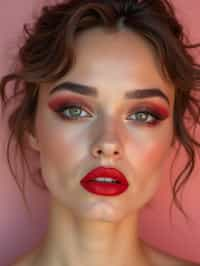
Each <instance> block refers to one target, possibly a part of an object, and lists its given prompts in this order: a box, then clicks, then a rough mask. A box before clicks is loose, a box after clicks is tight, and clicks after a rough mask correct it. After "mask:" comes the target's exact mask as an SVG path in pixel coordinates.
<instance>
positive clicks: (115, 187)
mask: <svg viewBox="0 0 200 266" xmlns="http://www.w3.org/2000/svg"><path fill="white" fill-rule="evenodd" d="M81 185H82V186H83V187H84V188H85V189H86V190H87V191H88V192H91V193H94V194H97V195H103V196H116V195H120V194H121V193H123V192H124V191H125V190H127V188H128V185H127V184H114V183H100V182H95V181H94V182H93V181H92V182H91V181H87V182H84V181H83V182H82V181H81Z"/></svg>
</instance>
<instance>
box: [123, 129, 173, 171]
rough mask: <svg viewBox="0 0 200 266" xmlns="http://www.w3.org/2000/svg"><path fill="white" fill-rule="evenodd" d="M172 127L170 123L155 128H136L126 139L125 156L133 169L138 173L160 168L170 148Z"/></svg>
mask: <svg viewBox="0 0 200 266" xmlns="http://www.w3.org/2000/svg"><path fill="white" fill-rule="evenodd" d="M172 132H173V131H172V127H171V126H170V124H168V125H165V127H164V126H163V127H160V128H157V129H144V130H141V129H138V130H134V131H133V133H132V134H129V137H128V139H127V152H128V154H127V158H129V160H130V163H131V165H132V166H133V169H134V168H135V169H136V171H138V172H140V173H145V172H148V173H149V174H150V172H152V171H156V169H158V170H159V169H160V167H161V166H162V164H163V162H164V161H165V159H166V157H167V154H168V153H169V151H170V150H171V140H172Z"/></svg>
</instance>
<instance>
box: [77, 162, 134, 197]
mask: <svg viewBox="0 0 200 266" xmlns="http://www.w3.org/2000/svg"><path fill="white" fill-rule="evenodd" d="M80 184H81V185H82V186H83V188H84V189H86V190H87V191H88V192H91V193H94V194H97V195H103V196H116V195H119V194H121V193H123V192H124V191H125V190H126V189H127V188H128V186H129V184H128V181H127V179H126V177H125V176H124V175H123V174H122V173H121V172H120V171H119V170H117V169H115V168H105V167H98V168H95V169H94V170H92V171H91V172H89V173H88V174H87V175H86V176H85V177H83V178H82V179H81V181H80Z"/></svg>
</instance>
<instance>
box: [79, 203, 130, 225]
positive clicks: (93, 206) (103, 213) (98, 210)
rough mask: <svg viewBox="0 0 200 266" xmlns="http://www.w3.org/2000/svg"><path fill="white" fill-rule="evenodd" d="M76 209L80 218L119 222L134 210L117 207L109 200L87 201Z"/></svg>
mask: <svg viewBox="0 0 200 266" xmlns="http://www.w3.org/2000/svg"><path fill="white" fill-rule="evenodd" d="M77 211H78V212H79V214H78V216H79V217H80V218H83V219H89V220H93V221H102V222H110V223H115V222H120V221H122V220H123V219H124V218H125V217H127V216H129V215H132V214H133V212H134V211H133V210H130V209H129V210H127V209H126V208H119V206H118V208H117V206H113V204H112V203H111V202H107V201H105V200H97V201H95V202H92V203H90V204H89V203H88V204H87V205H85V206H81V208H80V209H79V210H77Z"/></svg>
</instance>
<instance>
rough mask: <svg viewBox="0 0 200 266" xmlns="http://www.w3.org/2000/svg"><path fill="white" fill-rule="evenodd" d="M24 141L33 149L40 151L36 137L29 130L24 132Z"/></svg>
mask: <svg viewBox="0 0 200 266" xmlns="http://www.w3.org/2000/svg"><path fill="white" fill-rule="evenodd" d="M25 138H26V143H27V145H28V146H29V147H30V148H32V149H33V150H34V151H40V149H39V144H38V140H37V137H36V136H34V134H33V133H31V132H26V136H25Z"/></svg>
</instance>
